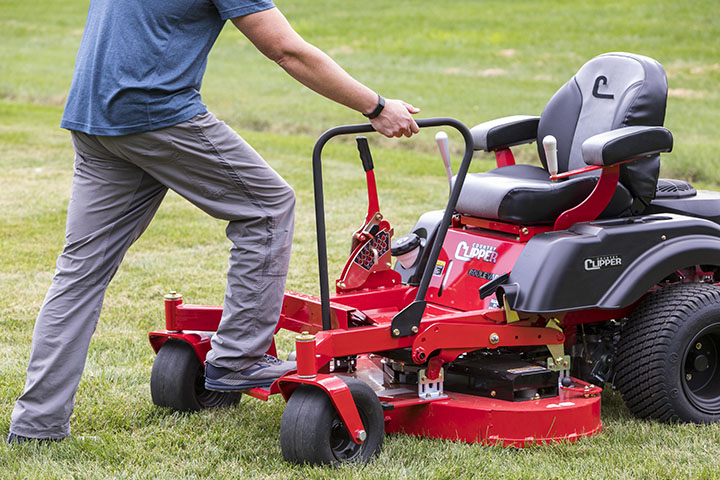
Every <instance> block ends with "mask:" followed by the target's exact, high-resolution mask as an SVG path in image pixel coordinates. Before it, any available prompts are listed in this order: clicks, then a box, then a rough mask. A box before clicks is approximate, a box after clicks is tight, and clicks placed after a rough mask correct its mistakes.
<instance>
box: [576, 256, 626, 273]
mask: <svg viewBox="0 0 720 480" xmlns="http://www.w3.org/2000/svg"><path fill="white" fill-rule="evenodd" d="M620 266H622V257H621V256H620V255H604V256H602V257H592V258H586V259H585V270H587V271H588V272H592V271H594V270H604V269H606V268H615V267H620Z"/></svg>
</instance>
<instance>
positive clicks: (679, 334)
mask: <svg viewBox="0 0 720 480" xmlns="http://www.w3.org/2000/svg"><path fill="white" fill-rule="evenodd" d="M615 386H616V387H617V388H618V389H619V390H620V393H621V394H622V396H623V399H624V400H625V403H626V404H627V406H628V408H629V409H630V411H631V412H632V413H633V414H635V415H636V416H637V417H640V418H651V419H655V420H659V421H663V422H678V421H680V422H693V423H713V422H717V421H718V420H720V288H718V287H715V286H712V285H708V284H677V285H670V286H668V287H665V288H662V289H660V290H658V291H655V292H653V293H651V294H650V295H649V296H648V297H647V298H646V299H645V300H643V301H642V302H641V303H640V305H639V306H638V307H637V308H636V309H635V311H634V312H633V313H632V315H631V316H630V318H629V319H628V320H627V323H626V325H625V327H624V328H623V333H622V337H621V340H620V344H619V346H618V352H617V373H616V375H615Z"/></svg>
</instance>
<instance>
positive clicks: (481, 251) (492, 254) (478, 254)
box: [455, 241, 498, 263]
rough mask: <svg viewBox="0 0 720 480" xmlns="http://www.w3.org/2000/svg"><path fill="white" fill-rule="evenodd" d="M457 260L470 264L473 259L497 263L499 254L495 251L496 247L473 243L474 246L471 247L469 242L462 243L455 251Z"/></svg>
mask: <svg viewBox="0 0 720 480" xmlns="http://www.w3.org/2000/svg"><path fill="white" fill-rule="evenodd" d="M455 258H456V259H458V260H460V261H463V262H469V261H470V260H472V259H473V258H476V259H478V260H482V261H484V262H488V263H497V259H498V254H497V252H496V251H495V247H492V246H490V245H482V244H480V243H473V244H472V246H470V245H468V244H467V242H465V241H461V242H460V243H458V246H457V248H456V249H455Z"/></svg>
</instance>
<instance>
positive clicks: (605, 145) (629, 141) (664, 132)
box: [582, 127, 673, 166]
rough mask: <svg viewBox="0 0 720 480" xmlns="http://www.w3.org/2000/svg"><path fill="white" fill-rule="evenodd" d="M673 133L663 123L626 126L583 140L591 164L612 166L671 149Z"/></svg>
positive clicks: (585, 152)
mask: <svg viewBox="0 0 720 480" xmlns="http://www.w3.org/2000/svg"><path fill="white" fill-rule="evenodd" d="M672 146H673V137H672V133H670V131H669V130H668V129H666V128H663V127H624V128H618V129H617V130H611V131H609V132H605V133H600V134H598V135H594V136H592V137H590V138H588V139H587V140H585V141H584V142H583V144H582V156H583V160H584V161H585V163H586V164H588V165H597V166H609V165H615V164H617V163H621V162H626V161H628V160H633V159H635V158H642V157H647V156H650V155H655V154H658V153H661V152H669V151H671V150H672Z"/></svg>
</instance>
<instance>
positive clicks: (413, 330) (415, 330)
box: [410, 327, 418, 333]
mask: <svg viewBox="0 0 720 480" xmlns="http://www.w3.org/2000/svg"><path fill="white" fill-rule="evenodd" d="M410 330H412V332H413V333H417V332H418V327H412V328H411V329H410Z"/></svg>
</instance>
